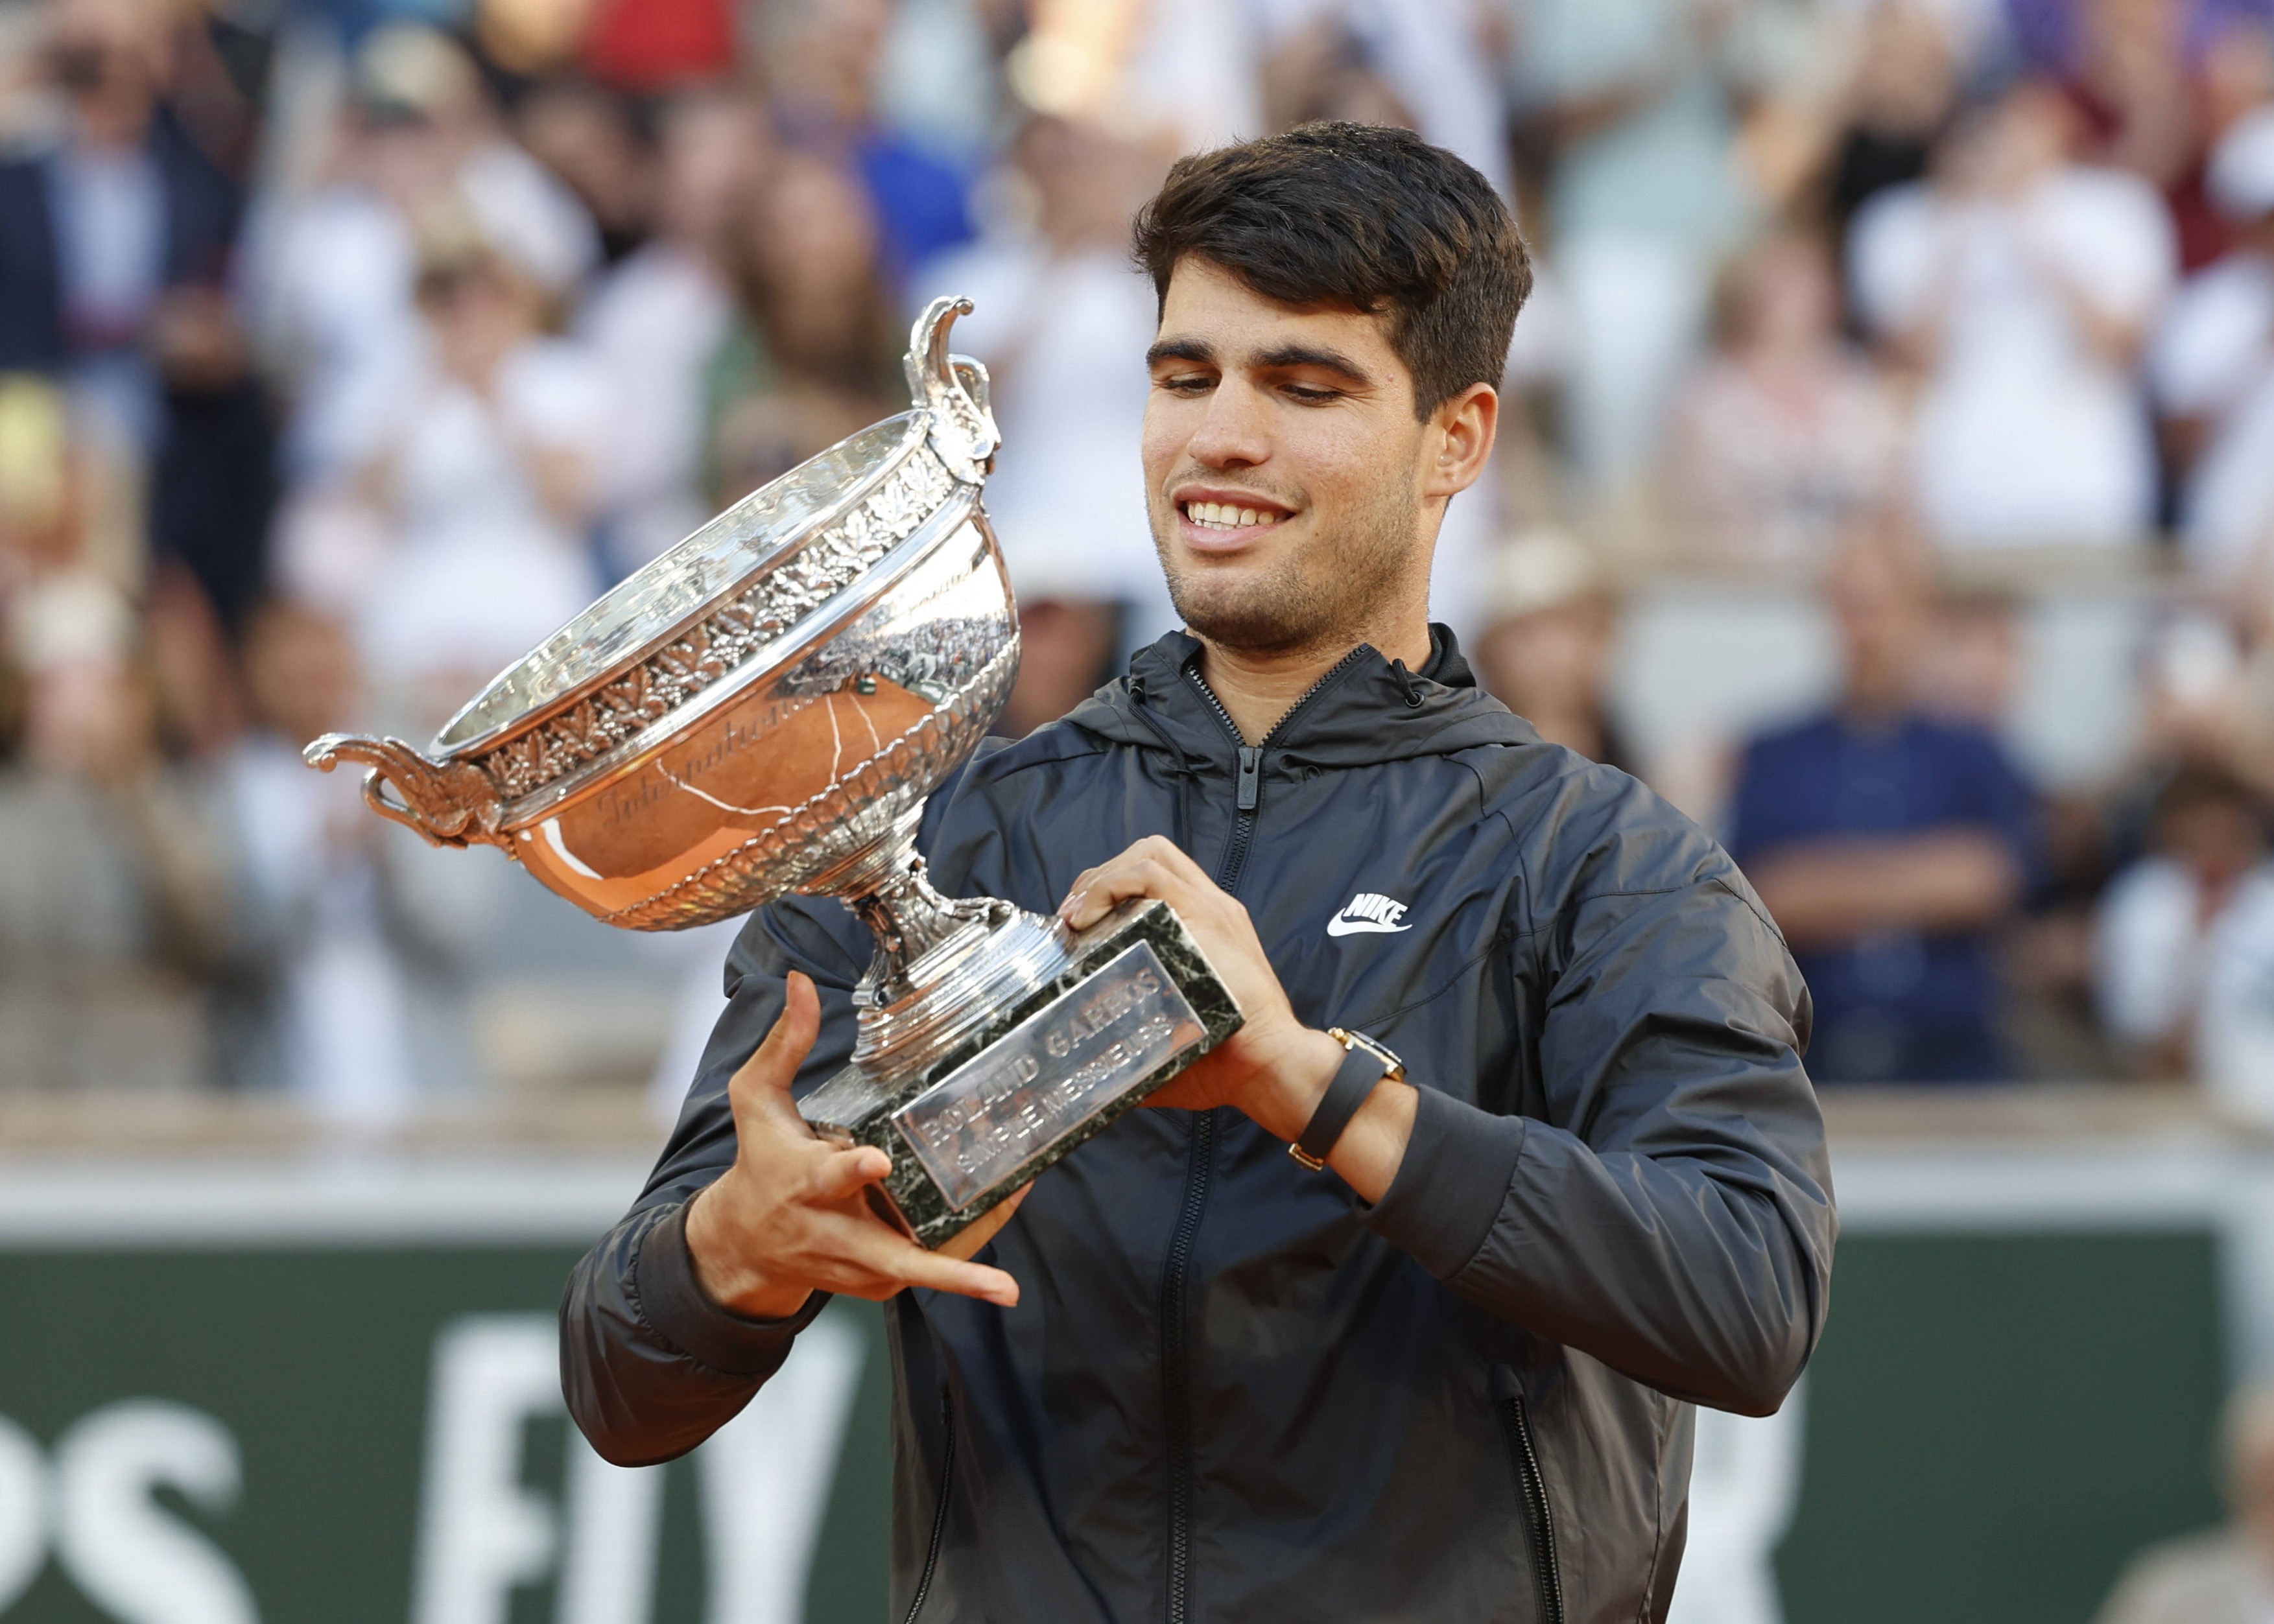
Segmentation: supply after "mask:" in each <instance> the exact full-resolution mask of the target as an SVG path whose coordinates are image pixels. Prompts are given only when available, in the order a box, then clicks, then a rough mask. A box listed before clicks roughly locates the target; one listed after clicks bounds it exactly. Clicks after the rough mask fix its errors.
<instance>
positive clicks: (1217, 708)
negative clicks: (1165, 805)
mask: <svg viewBox="0 0 2274 1624" xmlns="http://www.w3.org/2000/svg"><path fill="white" fill-rule="evenodd" d="M1366 653H1367V646H1366V645H1365V644H1364V643H1360V644H1359V646H1358V647H1357V648H1355V649H1352V650H1351V651H1350V652H1349V653H1347V654H1345V655H1344V656H1343V657H1342V658H1340V659H1338V660H1337V661H1336V662H1335V663H1334V665H1333V666H1332V668H1330V669H1329V671H1328V672H1327V673H1325V674H1324V675H1323V676H1321V678H1320V679H1319V680H1317V681H1316V682H1314V683H1312V684H1311V686H1310V687H1308V688H1305V689H1304V690H1303V696H1302V697H1301V698H1300V699H1299V700H1297V701H1296V702H1295V703H1293V704H1291V705H1290V706H1288V707H1287V712H1286V714H1285V715H1284V716H1282V717H1281V718H1279V719H1278V720H1277V721H1276V722H1274V723H1272V724H1271V731H1270V732H1269V733H1266V734H1264V735H1263V737H1262V738H1261V740H1260V741H1257V742H1256V743H1254V744H1252V745H1251V744H1249V743H1248V742H1247V741H1246V740H1245V739H1243V738H1241V737H1240V733H1239V724H1238V723H1237V722H1235V721H1233V720H1232V719H1231V711H1227V710H1225V709H1224V701H1222V700H1221V699H1218V698H1217V697H1216V690H1215V689H1214V688H1210V687H1209V685H1208V681H1207V680H1206V679H1205V678H1203V677H1202V676H1201V673H1200V671H1199V669H1198V668H1197V667H1195V666H1192V665H1186V667H1185V675H1186V676H1187V677H1189V678H1190V679H1192V684H1193V687H1194V688H1198V689H1199V690H1200V693H1201V698H1202V699H1204V700H1206V701H1207V702H1208V707H1209V710H1210V711H1214V712H1215V713H1216V720H1217V721H1218V722H1220V723H1222V724H1223V725H1224V732H1225V733H1228V734H1230V735H1231V742H1232V745H1233V747H1234V748H1236V749H1237V750H1238V751H1239V776H1238V778H1237V779H1236V780H1235V783H1236V786H1237V788H1236V790H1235V793H1234V794H1233V797H1232V811H1233V814H1234V816H1233V817H1232V820H1231V838H1229V839H1227V840H1226V841H1225V842H1224V856H1223V858H1222V859H1221V860H1219V861H1218V862H1217V863H1216V888H1217V889H1218V890H1219V891H1231V890H1234V889H1235V888H1236V887H1237V886H1238V885H1239V873H1240V870H1241V869H1243V868H1246V866H1247V848H1248V846H1250V845H1251V844H1253V843H1254V838H1255V815H1256V810H1257V808H1259V807H1260V806H1261V804H1262V800H1263V752H1264V749H1265V748H1266V747H1267V746H1269V744H1270V742H1271V741H1273V740H1274V739H1276V738H1277V737H1279V735H1280V734H1282V733H1285V732H1286V731H1287V726H1288V724H1289V723H1291V722H1292V721H1293V720H1294V719H1295V718H1296V716H1297V715H1298V714H1299V713H1300V712H1301V711H1302V709H1303V707H1304V706H1305V705H1307V704H1309V703H1311V701H1312V700H1313V699H1314V698H1316V697H1317V696H1318V694H1319V690H1320V689H1321V688H1325V687H1326V686H1327V684H1329V682H1332V681H1333V680H1335V679H1336V678H1337V677H1338V676H1340V675H1342V674H1343V673H1344V672H1345V671H1347V670H1348V669H1349V668H1350V667H1351V666H1352V665H1354V664H1356V663H1357V661H1358V660H1359V658H1360V657H1361V656H1363V655H1365V654H1366Z"/></svg>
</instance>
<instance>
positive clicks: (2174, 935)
mask: <svg viewBox="0 0 2274 1624" xmlns="http://www.w3.org/2000/svg"><path fill="white" fill-rule="evenodd" d="M2266 817H2267V813H2266V808H2265V805H2264V803H2263V802H2262V801H2260V799H2259V797H2258V795H2257V794H2256V793H2255V791H2253V790H2252V788H2251V787H2250V786H2248V784H2245V783H2244V782H2243V781H2242V780H2241V779H2240V778H2236V777H2234V776H2233V774H2232V773H2229V772H2226V771H2222V770H2221V769H2219V768H2217V767H2211V766H2206V765H2199V764H2189V765H2184V766H2182V767H2180V769H2179V770H2178V771H2176V772H2175V773H2173V774H2172V777H2171V778H2170V779H2169V781H2168V782H2166V783H2165V786H2164V788H2163V792H2162V793H2160V794H2159V795H2158V796H2157V800H2156V810H2155V820H2154V823H2153V826H2152V829H2151V833H2150V842H2151V849H2150V853H2149V854H2148V855H2147V856H2144V857H2142V858H2141V859H2140V860H2139V861H2136V862H2135V863H2134V864H2132V865H2131V866H2130V867H2129V868H2127V869H2125V870H2124V872H2123V873H2121V874H2120V875H2118V876H2117V877H2116V879H2115V881H2114V882H2113V883H2112V884H2111V885H2110V886H2109V888H2108V891H2107V893H2106V895H2105V897H2103V898H2102V899H2101V905H2100V915H2099V919H2098V921H2097V926H2096V929H2095V932H2094V944H2093V945H2094V960H2095V978H2094V979H2095V981H2096V982H2097V989H2098V994H2099V1003H2100V1010H2101V1018H2102V1019H2103V1020H2104V1021H2105V1023H2106V1024H2107V1026H2108V1028H2109V1030H2110V1031H2111V1032H2112V1034H2114V1035H2115V1036H2116V1037H2117V1039H2118V1040H2119V1041H2121V1042H2122V1043H2123V1044H2124V1045H2125V1046H2126V1048H2127V1049H2128V1050H2129V1052H2130V1054H2131V1056H2132V1060H2133V1069H2134V1070H2135V1071H2137V1072H2138V1073H2140V1074H2141V1075H2142V1076H2148V1077H2186V1076H2188V1075H2191V1074H2192V1073H2193V1072H2194V1071H2195V1065H2194V1063H2193V1051H2194V1048H2195V1026H2196V1021H2197V1019H2198V1017H2199V1015H2200V1012H2201V1006H2202V986H2203V975H2204V968H2205V961H2206V958H2207V955H2208V953H2209V951H2210V944H2211V943H2212V942H2213V940H2214V939H2215V938H2216V937H2218V935H2219V934H2220V930H2221V925H2222V921H2225V919H2226V917H2227V915H2228V914H2229V913H2230V911H2231V910H2232V909H2233V906H2234V904H2235V902H2236V901H2237V899H2238V896H2239V895H2240V893H2241V892H2242V891H2243V890H2244V889H2245V887H2244V881H2245V880H2246V878H2247V877H2248V876H2249V875H2250V874H2251V871H2252V870H2253V869H2255V868H2257V867H2258V865H2259V864H2260V862H2261V861H2263V859H2264V857H2265V855H2266V836H2267V826H2266Z"/></svg>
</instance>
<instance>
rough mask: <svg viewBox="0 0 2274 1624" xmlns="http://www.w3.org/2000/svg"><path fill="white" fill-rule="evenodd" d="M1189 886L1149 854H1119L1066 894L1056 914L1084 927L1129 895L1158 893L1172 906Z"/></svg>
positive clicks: (1078, 927) (1069, 922) (1189, 888)
mask: <svg viewBox="0 0 2274 1624" xmlns="http://www.w3.org/2000/svg"><path fill="white" fill-rule="evenodd" d="M1191 889H1192V888H1191V887H1190V886H1188V885H1186V883H1184V882H1183V881H1182V880H1181V879H1180V878H1179V877H1178V876H1176V875H1174V874H1172V873H1171V871H1170V870H1169V868H1167V867H1166V866H1165V865H1163V864H1162V863H1160V862H1157V861H1154V860H1153V859H1152V858H1150V857H1126V856H1125V857H1121V858H1117V859H1116V860H1115V861H1112V862H1110V863H1108V864H1106V865H1105V867H1104V868H1101V869H1100V870H1099V871H1098V872H1097V873H1096V875H1094V876H1092V877H1091V879H1090V883H1088V885H1086V886H1084V887H1083V888H1082V889H1081V891H1078V892H1076V893H1075V894H1074V895H1073V896H1071V897H1069V898H1066V900H1065V906H1063V907H1061V908H1060V909H1059V910H1058V913H1059V916H1060V917H1061V918H1063V919H1064V920H1065V922H1066V923H1067V924H1068V925H1070V926H1072V927H1073V929H1076V930H1086V929H1088V928H1089V927H1090V926H1092V925H1094V924H1096V922H1097V921H1099V920H1101V919H1103V918H1104V917H1105V916H1106V914H1110V913H1111V912H1112V911H1113V907H1114V905H1115V904H1117V903H1119V902H1125V901H1126V900H1128V899H1129V898H1132V897H1158V898H1160V899H1161V900H1162V901H1163V902H1166V903H1168V904H1170V905H1171V906H1175V905H1176V903H1177V901H1178V898H1181V897H1184V896H1186V895H1187V894H1189V892H1190V891H1191Z"/></svg>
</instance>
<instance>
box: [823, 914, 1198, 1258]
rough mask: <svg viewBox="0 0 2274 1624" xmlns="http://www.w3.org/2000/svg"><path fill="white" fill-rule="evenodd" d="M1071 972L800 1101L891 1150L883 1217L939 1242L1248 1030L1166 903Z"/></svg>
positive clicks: (1116, 928) (1080, 955)
mask: <svg viewBox="0 0 2274 1624" xmlns="http://www.w3.org/2000/svg"><path fill="white" fill-rule="evenodd" d="M1069 953H1070V955H1071V956H1070V959H1069V960H1068V963H1067V965H1066V967H1065V970H1064V971H1062V972H1061V973H1060V974H1058V975H1056V976H1054V977H1052V978H1051V979H1050V980H1049V981H1042V982H1038V983H1037V984H1036V985H1035V988H1034V989H1032V990H1031V991H1029V992H1028V993H1027V994H1026V995H1025V996H1021V997H1020V998H1018V999H1016V1000H1014V1001H1013V1002H1012V1003H1010V1004H1005V1005H1004V1006H1002V1007H1001V1008H1000V1009H998V1010H996V1011H993V1012H992V1013H991V1014H990V1016H989V1017H988V1019H986V1021H985V1022H984V1023H983V1025H982V1026H980V1027H979V1028H978V1029H977V1030H976V1031H975V1032H973V1033H971V1034H969V1035H968V1036H967V1037H965V1038H963V1039H962V1040H961V1041H958V1042H957V1043H956V1045H955V1046H954V1047H953V1049H947V1050H945V1052H943V1053H941V1054H940V1055H938V1056H936V1057H933V1058H930V1059H929V1060H926V1061H924V1062H922V1063H920V1064H913V1065H908V1066H905V1067H903V1068H900V1069H898V1070H895V1071H889V1072H886V1073H884V1074H876V1073H870V1072H867V1071H862V1070H861V1069H860V1068H858V1067H855V1066H847V1068H846V1069H845V1070H844V1071H840V1072H839V1073H838V1074H837V1075H836V1076H834V1077H832V1078H831V1079H829V1080H828V1081H827V1082H825V1083H824V1084H823V1085H822V1086H820V1087H818V1088H817V1089H815V1090H814V1091H813V1093H812V1094H809V1095H808V1096H807V1097H806V1099H805V1100H804V1101H803V1102H802V1105H801V1106H800V1107H799V1109H801V1110H802V1112H803V1113H804V1115H805V1118H806V1120H807V1121H808V1122H809V1123H811V1124H813V1126H814V1129H815V1130H816V1131H817V1132H819V1133H822V1134H824V1135H825V1136H826V1137H828V1138H830V1139H836V1140H838V1141H839V1142H840V1143H843V1144H857V1145H874V1146H876V1147H877V1148H878V1149H880V1150H882V1151H884V1152H885V1154H886V1155H889V1156H890V1157H892V1174H891V1176H890V1177H887V1178H886V1179H885V1182H884V1185H883V1193H884V1198H885V1201H884V1204H885V1206H886V1207H888V1208H889V1213H888V1215H889V1216H891V1217H892V1219H893V1220H894V1222H898V1223H900V1225H902V1226H904V1227H905V1228H906V1229H907V1231H908V1233H909V1234H910V1235H911V1236H913V1237H915V1239H916V1241H917V1242H918V1243H919V1244H922V1245H925V1246H937V1245H939V1244H941V1243H942V1242H944V1241H945V1240H947V1239H949V1238H950V1237H953V1236H954V1235H956V1234H957V1233H958V1232H960V1230H962V1229H965V1228H967V1227H968V1226H969V1225H970V1224H971V1223H973V1222H975V1221H976V1220H977V1219H978V1218H979V1217H980V1216H981V1215H982V1214H984V1213H985V1212H986V1211H987V1210H988V1209H989V1208H990V1207H993V1206H994V1205H995V1204H996V1203H997V1202H998V1201H1000V1200H1001V1199H1003V1198H1004V1197H1005V1196H1007V1195H1009V1194H1010V1193H1011V1192H1013V1191H1015V1190H1017V1189H1019V1188H1020V1186H1021V1185H1023V1184H1026V1183H1027V1181H1028V1180H1029V1179H1031V1178H1033V1177H1035V1174H1037V1173H1039V1172H1041V1171H1042V1170H1043V1169H1044V1168H1047V1167H1049V1166H1050V1164H1051V1163H1052V1162H1056V1161H1058V1159H1059V1158H1060V1157H1062V1156H1064V1155H1065V1154H1066V1153H1067V1152H1069V1151H1071V1150H1073V1148H1074V1147H1075V1146H1077V1145H1080V1144H1081V1142H1082V1141H1083V1140H1085V1139H1088V1138H1089V1137H1090V1136H1091V1135H1092V1134H1094V1133H1096V1132H1098V1131H1099V1130H1100V1129H1102V1128H1103V1127H1105V1126H1106V1125H1107V1124H1109V1123H1111V1121H1112V1120H1113V1119H1114V1118H1115V1117H1117V1116H1120V1115H1121V1114H1122V1113H1123V1112H1124V1111H1126V1110H1128V1109H1131V1108H1132V1107H1133V1106H1135V1105H1137V1104H1138V1103H1139V1102H1141V1101H1142V1100H1143V1099H1144V1098H1145V1096H1146V1095H1148V1094H1151V1093H1152V1092H1153V1091H1154V1090H1155V1089H1156V1088H1158V1087H1159V1086H1161V1085H1162V1084H1163V1083H1165V1082H1167V1081H1168V1080H1169V1079H1171V1078H1172V1077H1174V1076H1175V1075H1176V1074H1177V1073H1178V1072H1179V1071H1183V1070H1184V1069H1185V1068H1186V1066H1188V1065H1190V1064H1192V1063H1193V1061H1195V1060H1197V1059H1199V1058H1200V1057H1201V1056H1202V1055H1204V1054H1206V1053H1208V1051H1209V1049H1213V1048H1215V1047H1216V1045H1217V1044H1218V1043H1220V1042H1222V1041H1224V1039H1225V1038H1227V1037H1230V1036H1231V1034H1233V1033H1235V1032H1237V1031H1238V1030H1239V1023H1240V1013H1239V1004H1237V1003H1235V1002H1234V1001H1233V998H1232V996H1231V991H1230V990H1229V989H1227V988H1226V987H1225V986H1224V983H1223V981H1220V980H1219V979H1218V978H1217V976H1216V972H1215V970H1213V969H1212V968H1210V967H1209V962H1208V959H1207V958H1206V957H1205V956H1204V955H1203V954H1202V953H1201V950H1200V947H1199V944H1196V943H1195V942H1194V941H1193V938H1192V936H1191V935H1190V933H1188V932H1187V931H1186V929H1185V927H1184V923H1183V921H1180V920H1179V919H1178V917H1177V915H1176V914H1175V912H1174V911H1173V910H1172V909H1171V908H1170V906H1168V904H1166V903H1164V902H1158V901H1152V900H1146V899H1140V900H1136V901H1131V902H1126V903H1124V904H1122V905H1121V906H1119V907H1118V908H1116V909H1115V910H1114V911H1113V912H1112V913H1111V914H1108V915H1106V917H1105V918H1103V919H1102V920H1100V921H1098V922H1097V923H1096V924H1095V925H1093V926H1091V927H1090V928H1089V929H1088V930H1085V931H1083V932H1081V934H1080V935H1078V936H1075V937H1074V938H1073V942H1072V943H1071V944H1069Z"/></svg>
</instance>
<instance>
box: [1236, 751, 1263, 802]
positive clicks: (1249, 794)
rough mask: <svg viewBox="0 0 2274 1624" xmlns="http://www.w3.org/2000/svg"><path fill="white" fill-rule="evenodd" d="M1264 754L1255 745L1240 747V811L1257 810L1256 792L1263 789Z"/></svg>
mask: <svg viewBox="0 0 2274 1624" xmlns="http://www.w3.org/2000/svg"><path fill="white" fill-rule="evenodd" d="M1262 782H1263V752H1262V751H1261V750H1260V749H1258V748H1255V747H1254V745H1247V744H1243V745H1241V746H1240V747H1239V809H1240V810H1241V811H1243V812H1253V811H1254V810H1255V797H1256V792H1257V791H1258V790H1259V789H1261V787H1262Z"/></svg>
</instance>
